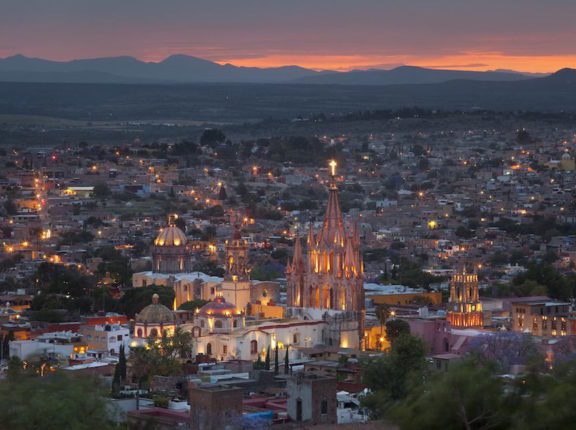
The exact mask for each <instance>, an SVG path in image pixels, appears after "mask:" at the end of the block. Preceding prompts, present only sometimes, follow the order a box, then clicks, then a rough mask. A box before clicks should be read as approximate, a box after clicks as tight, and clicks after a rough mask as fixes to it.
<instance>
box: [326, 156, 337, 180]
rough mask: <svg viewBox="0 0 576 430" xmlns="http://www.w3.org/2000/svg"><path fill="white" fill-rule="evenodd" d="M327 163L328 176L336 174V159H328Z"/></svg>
mask: <svg viewBox="0 0 576 430" xmlns="http://www.w3.org/2000/svg"><path fill="white" fill-rule="evenodd" d="M328 165H329V166H330V176H332V177H334V176H336V166H338V163H336V160H330V163H328Z"/></svg>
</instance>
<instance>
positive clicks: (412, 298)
mask: <svg viewBox="0 0 576 430" xmlns="http://www.w3.org/2000/svg"><path fill="white" fill-rule="evenodd" d="M370 299H372V301H373V302H374V304H375V305H389V306H402V305H413V304H418V303H422V304H424V303H429V304H431V305H441V304H442V293H441V292H440V291H421V292H409V293H394V294H381V295H370Z"/></svg>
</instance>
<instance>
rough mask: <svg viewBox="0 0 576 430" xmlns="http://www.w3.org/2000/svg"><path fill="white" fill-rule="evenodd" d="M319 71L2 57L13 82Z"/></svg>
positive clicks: (181, 58) (3, 74)
mask: <svg viewBox="0 0 576 430" xmlns="http://www.w3.org/2000/svg"><path fill="white" fill-rule="evenodd" d="M317 74H319V72H317V71H314V70H309V69H305V68H303V67H298V66H285V67H275V68H257V67H237V66H233V65H231V64H225V65H220V64H217V63H214V62H212V61H208V60H203V59H201V58H196V57H190V56H186V55H173V56H171V57H168V58H166V59H165V60H164V61H161V62H158V63H147V62H144V61H140V60H137V59H136V58H133V57H110V58H94V59H87V60H73V61H50V60H43V59H39V58H28V57H25V56H22V55H15V56H12V57H8V58H4V59H0V80H2V81H10V82H18V81H24V82H32V81H34V82H67V79H70V80H69V81H68V82H85V83H112V82H118V83H126V82H130V81H133V82H134V83H143V82H149V83H185V82H186V83H188V82H189V83H192V82H194V83H204V82H206V83H207V82H212V83H224V82H238V83H278V82H288V81H292V80H294V79H298V78H301V77H305V76H312V75H317Z"/></svg>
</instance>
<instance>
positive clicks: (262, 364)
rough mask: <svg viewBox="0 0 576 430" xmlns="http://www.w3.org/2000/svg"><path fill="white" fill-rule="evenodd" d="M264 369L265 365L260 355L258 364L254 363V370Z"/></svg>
mask: <svg viewBox="0 0 576 430" xmlns="http://www.w3.org/2000/svg"><path fill="white" fill-rule="evenodd" d="M261 369H264V363H263V362H262V356H261V355H260V354H258V359H257V360H256V363H254V370H261Z"/></svg>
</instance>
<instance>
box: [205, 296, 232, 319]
mask: <svg viewBox="0 0 576 430" xmlns="http://www.w3.org/2000/svg"><path fill="white" fill-rule="evenodd" d="M234 313H236V306H234V305H233V304H232V303H227V302H226V299H225V298H224V297H216V298H215V299H214V300H212V301H211V302H208V303H206V304H205V305H204V306H202V307H201V308H200V311H199V314H200V315H201V316H220V317H222V316H226V317H229V316H232V315H233V314H234Z"/></svg>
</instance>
